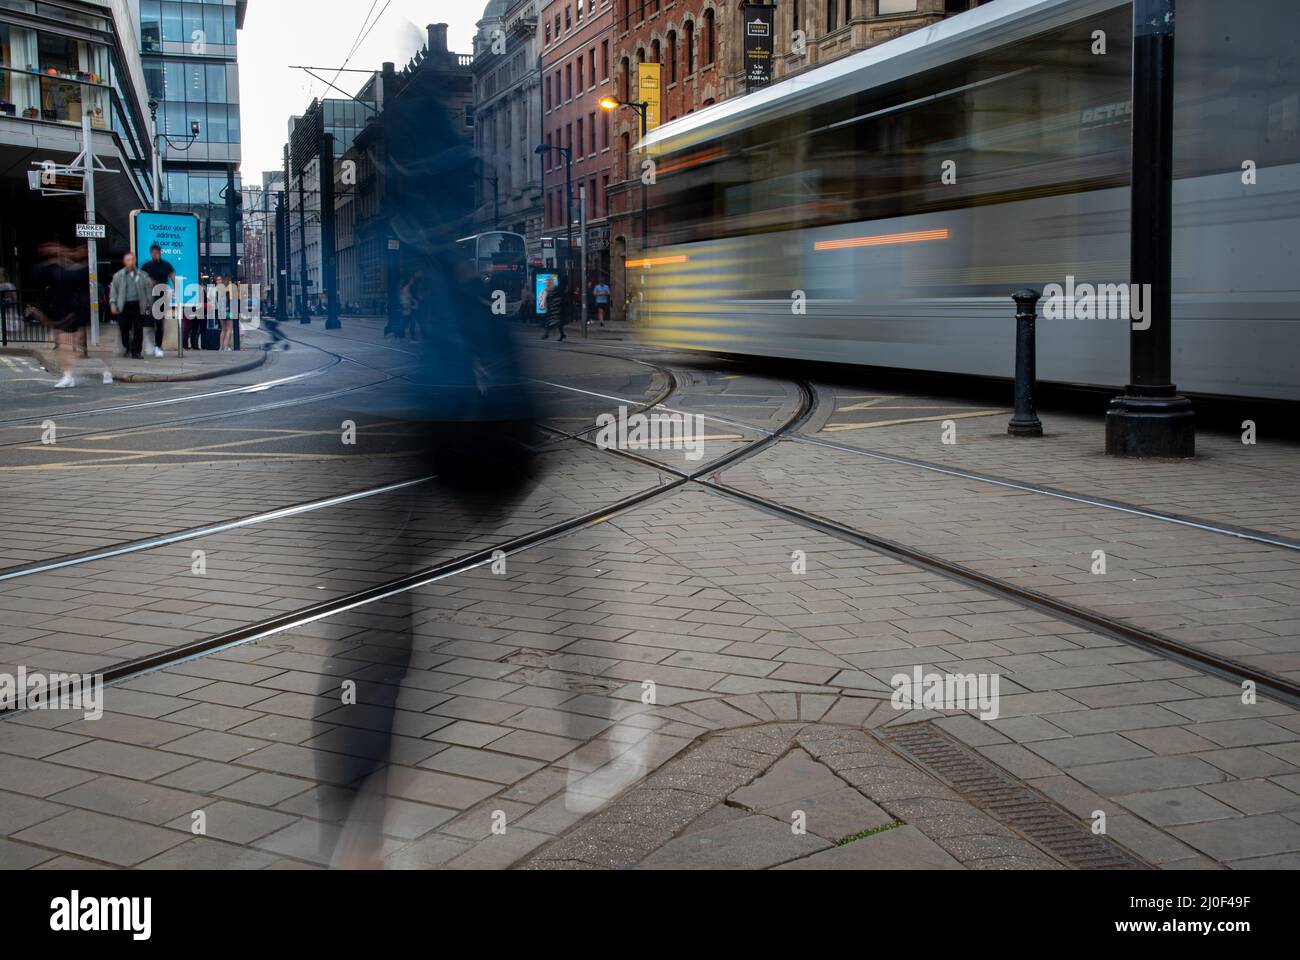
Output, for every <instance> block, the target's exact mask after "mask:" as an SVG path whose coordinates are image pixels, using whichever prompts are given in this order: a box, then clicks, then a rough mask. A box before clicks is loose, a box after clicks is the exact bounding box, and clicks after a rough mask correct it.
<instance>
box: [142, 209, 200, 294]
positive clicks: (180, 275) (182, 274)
mask: <svg viewBox="0 0 1300 960" xmlns="http://www.w3.org/2000/svg"><path fill="white" fill-rule="evenodd" d="M155 243H156V244H158V246H159V247H161V248H162V258H163V259H164V260H166V261H167V262H168V263H170V264H171V265H172V268H173V269H174V270H175V271H176V293H175V294H174V299H173V302H175V303H186V304H190V303H201V302H202V300H203V295H202V288H201V286H200V281H201V278H200V277H199V218H198V215H197V214H193V213H172V212H169V211H165V210H136V211H135V212H134V213H132V214H131V252H132V253H134V254H135V255H136V259H137V260H139V261H140V263H141V265H143V264H144V262H145V261H146V260H148V259H149V249H150V248H151V247H152V246H153V245H154V244H155Z"/></svg>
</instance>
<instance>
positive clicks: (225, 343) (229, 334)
mask: <svg viewBox="0 0 1300 960" xmlns="http://www.w3.org/2000/svg"><path fill="white" fill-rule="evenodd" d="M234 298H235V285H234V284H233V283H231V282H230V281H229V280H228V279H226V278H225V277H217V319H219V320H220V321H221V340H220V346H219V347H218V349H220V350H223V351H226V352H229V351H232V350H234V349H235V332H234V325H235V321H234V320H233V319H232V313H231V311H232V308H233V307H234V302H233V301H234Z"/></svg>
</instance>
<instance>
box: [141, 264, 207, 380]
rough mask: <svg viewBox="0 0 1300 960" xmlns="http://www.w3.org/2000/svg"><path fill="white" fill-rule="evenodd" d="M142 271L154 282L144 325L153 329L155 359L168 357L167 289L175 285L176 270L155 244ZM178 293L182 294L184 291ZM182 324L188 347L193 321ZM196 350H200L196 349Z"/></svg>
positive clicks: (183, 337) (184, 338) (182, 309)
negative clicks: (166, 349) (166, 342)
mask: <svg viewBox="0 0 1300 960" xmlns="http://www.w3.org/2000/svg"><path fill="white" fill-rule="evenodd" d="M140 269H141V270H143V271H144V272H145V275H146V276H148V277H149V279H150V280H151V281H152V284H151V288H150V300H149V312H148V316H146V317H144V325H145V326H146V327H149V326H152V327H153V355H154V356H155V357H162V356H166V354H164V353H163V348H162V345H163V335H164V334H165V333H166V332H167V312H166V302H167V301H166V296H167V289H166V288H168V287H170V286H172V285H173V281H174V280H175V278H176V268H175V267H173V266H172V265H171V264H170V263H168V262H167V261H166V260H164V259H163V255H162V247H160V246H158V244H156V243H155V244H154V245H153V246H152V247H150V248H149V259H148V261H147V262H146V263H145V264H144V266H142V267H141V268H140ZM177 292H178V293H181V292H182V291H177ZM176 299H177V300H181V299H182V298H181V297H177V298H176ZM159 300H163V301H164V302H163V303H159V302H158V301H159ZM181 313H182V315H183V314H184V313H185V308H184V307H182V308H181ZM181 322H182V323H183V324H184V329H183V333H182V340H184V343H185V346H186V347H188V346H189V336H190V332H189V331H190V323H191V321H190V320H188V319H186V320H182V321H181ZM195 349H198V348H197V347H196V348H195Z"/></svg>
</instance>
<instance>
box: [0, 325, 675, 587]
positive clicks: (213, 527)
mask: <svg viewBox="0 0 1300 960" xmlns="http://www.w3.org/2000/svg"><path fill="white" fill-rule="evenodd" d="M286 339H289V340H292V342H294V343H299V344H302V345H303V346H307V347H310V348H312V349H316V350H320V351H321V352H324V353H327V354H329V355H330V356H331V357H332V358H333V359H334V362H333V363H331V364H329V365H328V367H327V368H321V369H328V368H329V367H334V366H337V365H338V363H340V362H344V361H347V362H353V363H357V364H358V365H360V366H365V367H369V368H370V369H374V370H379V369H380V368H377V367H372V366H371V365H369V364H365V363H360V362H359V361H355V360H352V358H349V357H345V356H343V355H341V354H335V353H333V352H332V351H328V350H325V349H324V348H322V347H319V346H317V345H315V344H310V343H307V342H306V341H301V340H296V339H294V338H291V337H286ZM341 339H347V340H352V341H354V342H358V343H364V342H365V341H360V340H356V338H352V337H344V338H341ZM372 346H373V344H372ZM381 346H385V348H386V349H389V350H396V349H397V348H393V347H387V346H386V345H381ZM398 352H402V353H407V352H409V351H404V350H398ZM628 359H629V362H634V363H638V364H641V365H643V366H651V367H654V365H653V364H649V363H647V362H646V361H642V360H631V359H630V358H628ZM655 369H656V370H661V368H657V367H656V368H655ZM380 372H382V371H380ZM662 373H663V376H664V383H663V385H662V386H661V387H660V389H659V390H658V391H657V392H656V393H655V394H654V395H653V396H652V397H650V398H648V399H645V400H642V401H639V402H635V408H636V409H637V410H648V409H652V408H653V407H656V406H658V405H660V404H661V403H663V402H664V401H665V400H667V399H668V397H669V396H671V395H672V393H673V392H674V391H675V390H676V389H677V381H676V379H675V378H674V377H673V375H672V374H671V373H670V372H668V371H667V370H662ZM387 379H388V380H391V379H392V377H388V378H387ZM276 382H277V383H279V382H284V381H276ZM384 382H386V380H379V381H375V382H373V383H370V384H363V385H359V386H356V387H348V388H344V389H342V390H338V391H333V392H331V393H328V394H317V395H313V396H312V397H307V398H301V399H296V400H285V401H279V402H276V403H272V404H263V405H259V406H255V407H251V408H246V409H244V410H241V411H240V416H246V415H248V414H252V413H258V412H264V411H266V410H273V409H277V408H279V407H283V406H290V405H299V404H302V403H312V402H316V401H319V400H322V399H329V398H332V397H336V396H343V395H347V394H349V393H353V392H356V391H359V390H363V389H368V388H369V387H373V386H379V385H381V384H382V383H384ZM548 385H549V386H554V387H557V388H560V389H566V390H574V391H577V392H580V393H585V394H587V395H590V396H593V397H600V398H604V399H611V400H615V399H617V400H620V402H624V403H633V402H634V401H628V400H624V399H623V398H615V397H610V396H607V395H605V394H600V393H596V392H594V391H587V390H582V389H580V388H577V387H572V386H569V385H565V384H554V383H550V384H548ZM235 392H238V393H245V392H249V391H248V389H244V388H241V389H240V390H238V391H235ZM145 405H146V406H149V405H151V404H148V403H146V404H145ZM128 408H129V406H128ZM92 412H94V411H86V414H87V415H88V414H90V413H92ZM227 415H228V413H226V412H223V413H221V414H204V415H199V416H196V417H187V418H181V419H176V420H169V421H162V422H155V423H152V424H149V425H141V426H139V427H132V428H126V429H110V430H105V431H101V432H102V433H109V434H112V435H113V436H122V435H129V434H131V433H135V432H145V431H149V430H154V429H157V428H159V427H163V426H174V425H180V424H186V423H193V422H199V421H202V420H207V419H211V418H212V417H221V416H227ZM594 429H595V428H594V427H593V428H590V429H589V430H587V431H583V432H582V433H583V434H585V433H588V432H590V431H591V430H594ZM96 435H98V432H87V433H81V434H75V435H73V436H74V438H83V439H84V438H87V437H92V436H96ZM580 435H581V434H570V433H565V432H560V437H559V440H558V441H557V442H562V441H563V440H565V439H576V438H577V437H578V436H580ZM29 442H30V441H21V442H20V444H21V445H25V444H27V443H29ZM14 445H19V444H12V443H10V444H0V448H4V447H6V446H14ZM434 479H436V477H435V476H433V475H426V476H422V477H415V478H411V479H407V480H401V481H395V482H390V483H383V484H378V485H376V486H373V487H366V488H363V489H360V490H355V491H351V492H348V493H342V494H335V495H332V496H329V497H323V498H316V499H312V500H306V501H300V502H297V503H291V504H287V505H285V506H282V507H277V508H275V509H272V510H266V511H259V512H258V513H254V514H249V515H245V516H243V517H235V518H232V519H229V520H220V521H216V522H214V523H209V524H202V525H199V526H194V527H189V528H186V529H183V530H177V531H172V532H170V533H164V534H158V535H155V536H151V537H144V538H141V539H138V540H133V541H125V542H122V543H117V544H112V545H109V546H106V547H99V548H95V549H92V550H87V551H83V552H80V553H76V554H67V555H64V556H61V557H56V558H54V559H51V560H43V561H36V562H33V563H27V564H20V565H15V566H11V567H5V568H0V583H4V582H6V581H11V580H17V579H20V578H22V577H29V576H34V575H37V574H42V573H48V572H51V571H54V570H60V569H65V568H68V567H74V566H79V565H82V564H86V563H94V562H98V561H102V560H110V559H113V558H115V557H120V556H127V555H129V554H133V553H141V552H145V551H148V550H153V549H156V548H159V547H165V546H171V545H174V544H178V543H184V542H187V541H190V540H197V539H201V538H203V537H208V536H212V535H215V534H220V533H227V532H230V531H233V530H239V529H242V528H246V527H252V526H257V525H260V524H264V523H269V522H272V521H275V520H281V519H286V518H288V517H293V516H298V515H301V514H305V513H312V512H315V511H318V510H325V509H329V508H331V507H336V506H343V505H347V504H350V503H355V502H358V501H361V500H365V499H368V498H370V497H375V496H382V495H385V494H391V493H397V492H400V491H402V490H406V489H410V488H413V487H417V486H420V485H422V484H425V483H428V482H431V481H433V480H434Z"/></svg>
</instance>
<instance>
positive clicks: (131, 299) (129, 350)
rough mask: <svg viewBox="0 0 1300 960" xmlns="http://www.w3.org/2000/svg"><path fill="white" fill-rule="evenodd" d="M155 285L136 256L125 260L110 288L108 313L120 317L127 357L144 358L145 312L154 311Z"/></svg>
mask: <svg viewBox="0 0 1300 960" xmlns="http://www.w3.org/2000/svg"><path fill="white" fill-rule="evenodd" d="M152 289H153V282H152V281H151V280H150V279H149V275H148V274H147V273H145V272H144V271H143V270H139V269H137V268H136V263H135V254H134V253H128V254H127V255H126V256H125V257H123V258H122V269H121V270H119V271H117V273H115V274H113V282H112V284H110V285H109V288H108V310H109V312H110V313H111V314H112V315H113V316H115V317H116V318H117V327H118V331H119V332H120V333H121V335H122V347H123V349H124V350H125V351H126V355H127V356H129V357H133V358H135V359H136V360H139V359H141V355H140V351H141V350H142V349H143V347H144V322H143V321H144V313H145V311H146V310H148V309H149V308H150V304H151V303H152V299H151V296H150V291H151V290H152Z"/></svg>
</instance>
